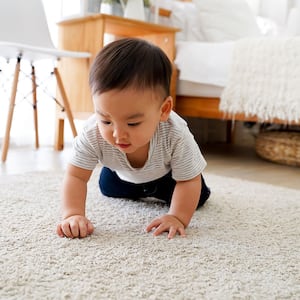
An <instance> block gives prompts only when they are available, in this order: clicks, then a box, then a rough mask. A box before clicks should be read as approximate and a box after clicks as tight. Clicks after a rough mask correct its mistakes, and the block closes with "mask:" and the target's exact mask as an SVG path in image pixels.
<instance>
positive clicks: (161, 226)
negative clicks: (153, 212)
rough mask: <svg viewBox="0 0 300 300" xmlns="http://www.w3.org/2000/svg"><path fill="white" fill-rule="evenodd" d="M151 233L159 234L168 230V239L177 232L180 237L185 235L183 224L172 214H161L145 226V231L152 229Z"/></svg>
mask: <svg viewBox="0 0 300 300" xmlns="http://www.w3.org/2000/svg"><path fill="white" fill-rule="evenodd" d="M154 228H155V230H154V232H153V234H154V235H155V236H156V235H160V234H161V233H163V232H165V231H168V232H169V234H168V239H172V238H173V237H174V236H175V235H176V233H177V232H178V233H179V234H180V235H181V236H182V237H185V236H186V234H185V230H184V225H183V224H182V223H181V222H180V220H179V219H178V218H176V217H175V216H173V215H168V214H166V215H163V216H161V217H159V218H156V219H154V220H153V221H152V222H151V223H150V224H149V225H148V226H147V227H146V231H147V232H150V231H151V230H152V229H154Z"/></svg>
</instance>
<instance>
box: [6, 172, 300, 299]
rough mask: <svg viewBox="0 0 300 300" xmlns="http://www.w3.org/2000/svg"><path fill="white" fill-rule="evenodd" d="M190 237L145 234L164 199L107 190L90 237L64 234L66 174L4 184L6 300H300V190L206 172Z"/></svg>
mask: <svg viewBox="0 0 300 300" xmlns="http://www.w3.org/2000/svg"><path fill="white" fill-rule="evenodd" d="M206 179H207V183H208V184H209V186H210V187H211V188H212V196H211V198H210V200H209V201H208V202H207V204H206V205H205V206H204V207H203V208H202V209H201V210H200V211H197V212H196V213H195V215H194V218H193V220H192V222H191V224H190V227H189V228H188V230H187V234H188V236H187V237H186V238H181V237H179V236H177V237H176V238H175V239H173V240H168V239H167V238H166V235H162V236H159V237H154V236H153V235H152V234H151V233H150V234H149V233H148V234H147V233H145V232H144V228H145V226H146V225H147V224H148V222H149V221H150V220H151V219H152V218H154V217H155V216H158V215H160V214H162V213H165V212H166V211H167V208H166V207H163V206H161V205H160V204H157V203H156V204H153V203H141V202H133V201H129V200H119V199H109V198H106V197H103V196H100V195H99V192H98V187H97V176H93V178H92V181H91V183H90V189H89V194H88V205H87V215H88V216H89V217H90V218H91V220H92V221H93V222H94V224H95V226H96V230H95V233H94V234H93V235H92V236H90V237H88V238H86V239H75V240H70V239H62V238H59V237H57V236H56V234H55V227H56V223H57V221H58V220H59V202H60V200H59V194H60V191H59V189H60V184H61V180H62V174H60V173H35V174H25V175H23V176H12V177H9V178H6V180H3V178H1V183H0V202H1V206H0V207H1V214H0V221H1V231H0V236H1V238H0V243H1V250H0V269H1V273H0V299H122V300H123V299H134V300H135V299H160V300H162V299H299V298H300V277H299V270H300V265H299V261H300V255H299V248H300V244H299V242H300V191H299V190H292V189H286V188H280V187H276V186H272V185H266V184H259V183H253V182H248V181H242V180H238V179H231V178H226V177H219V176H216V175H212V174H206Z"/></svg>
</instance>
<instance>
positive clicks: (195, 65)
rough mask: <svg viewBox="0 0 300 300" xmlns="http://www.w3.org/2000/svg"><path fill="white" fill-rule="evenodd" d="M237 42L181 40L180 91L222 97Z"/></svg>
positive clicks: (178, 53) (177, 61)
mask: <svg viewBox="0 0 300 300" xmlns="http://www.w3.org/2000/svg"><path fill="white" fill-rule="evenodd" d="M233 47H234V42H223V43H208V42H182V41H181V42H177V43H176V58H175V64H176V66H177V68H178V70H179V76H178V77H179V78H178V82H177V94H178V95H184V96H203V97H220V95H221V93H222V91H223V89H224V87H225V85H226V83H227V81H228V75H229V68H230V63H231V59H232V52H233Z"/></svg>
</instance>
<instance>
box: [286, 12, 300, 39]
mask: <svg viewBox="0 0 300 300" xmlns="http://www.w3.org/2000/svg"><path fill="white" fill-rule="evenodd" d="M286 35H287V36H297V35H300V7H294V8H292V9H291V10H290V12H289V15H288V19H287V28H286Z"/></svg>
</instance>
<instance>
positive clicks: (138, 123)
mask: <svg viewBox="0 0 300 300" xmlns="http://www.w3.org/2000/svg"><path fill="white" fill-rule="evenodd" d="M140 124H141V122H135V123H128V126H131V127H134V126H138V125H140Z"/></svg>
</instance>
